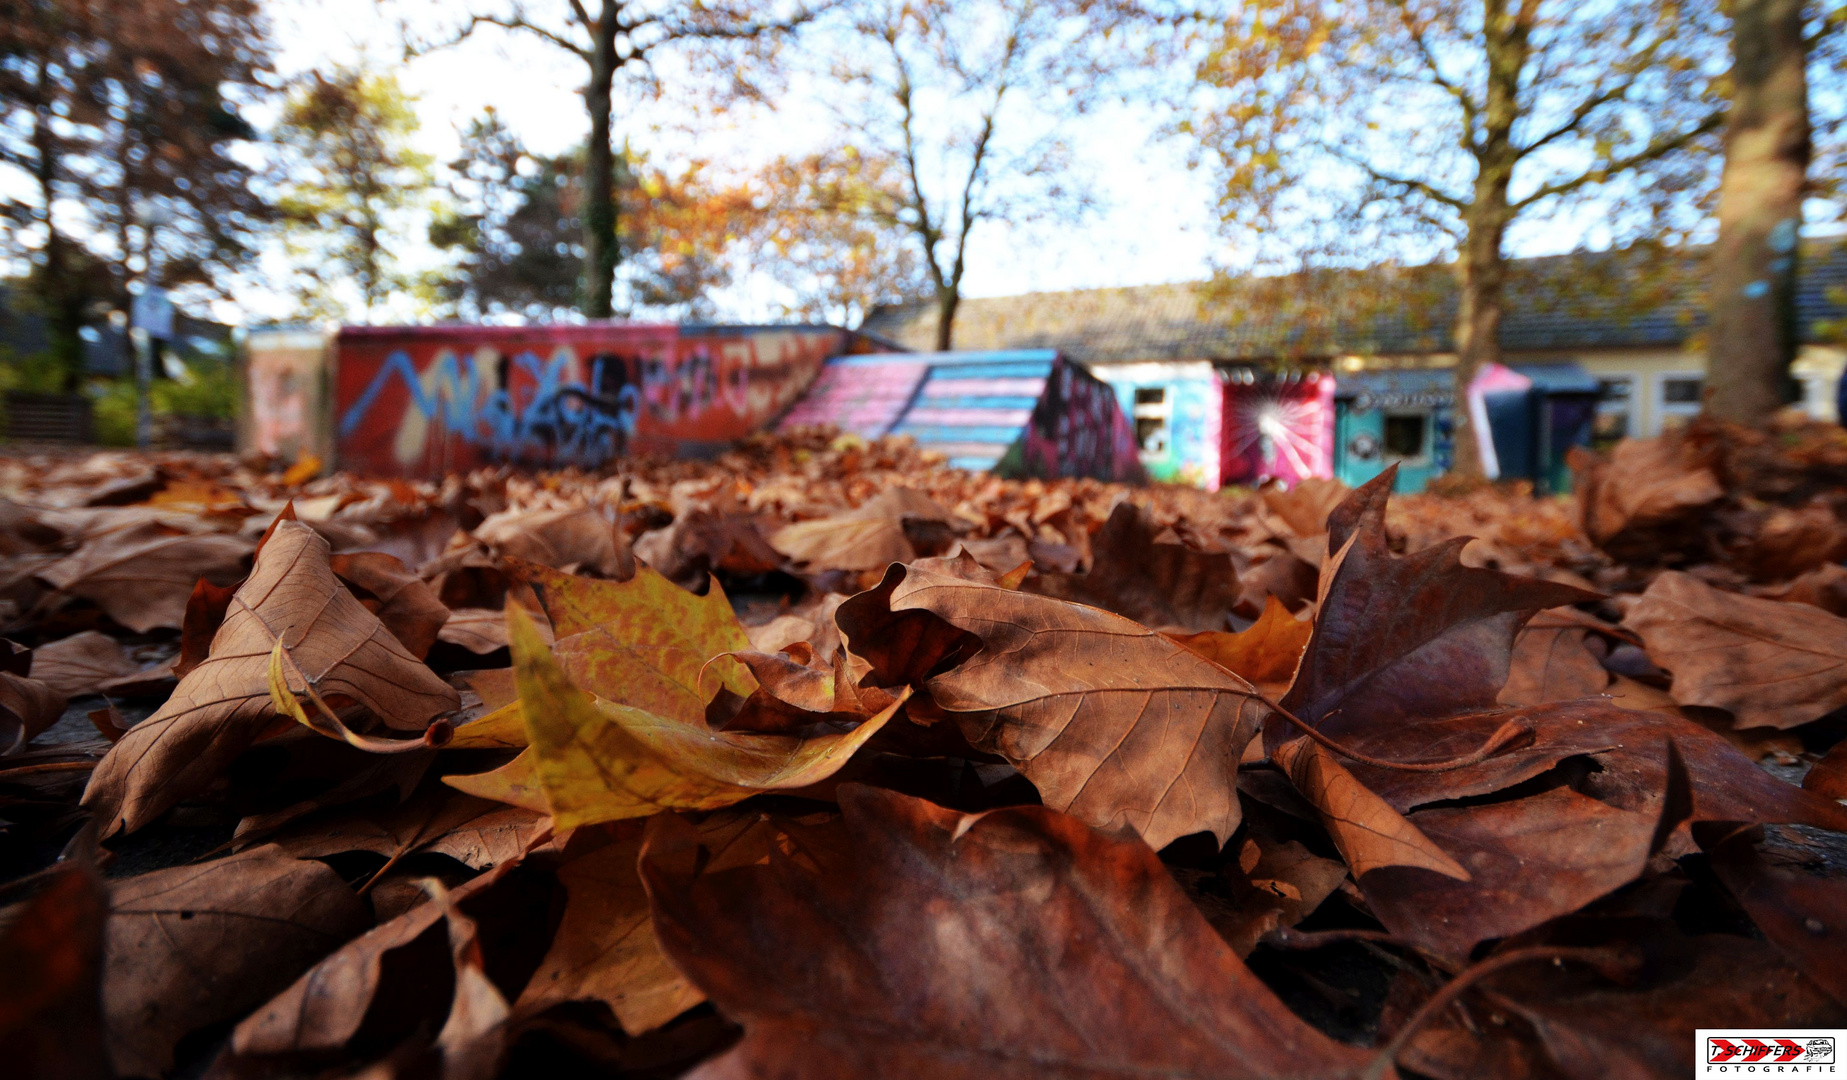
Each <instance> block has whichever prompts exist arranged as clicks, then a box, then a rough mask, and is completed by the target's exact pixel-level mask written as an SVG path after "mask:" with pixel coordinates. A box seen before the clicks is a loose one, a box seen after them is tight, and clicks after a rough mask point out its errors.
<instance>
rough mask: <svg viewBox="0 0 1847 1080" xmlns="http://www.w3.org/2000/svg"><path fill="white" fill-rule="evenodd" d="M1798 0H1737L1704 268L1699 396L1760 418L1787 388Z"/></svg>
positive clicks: (1798, 127)
mask: <svg viewBox="0 0 1847 1080" xmlns="http://www.w3.org/2000/svg"><path fill="white" fill-rule="evenodd" d="M1802 8H1803V4H1802V0H1734V2H1733V4H1732V102H1731V112H1730V114H1729V116H1728V117H1727V118H1726V128H1725V172H1724V176H1723V179H1722V180H1721V181H1720V184H1719V241H1718V243H1717V244H1716V245H1714V247H1713V250H1712V265H1711V269H1710V274H1711V276H1710V278H1709V283H1708V287H1709V292H1710V299H1709V301H1708V303H1709V304H1710V312H1711V320H1712V321H1711V326H1710V329H1709V331H1708V345H1707V362H1706V367H1707V385H1708V387H1709V389H1708V392H1707V399H1706V408H1707V410H1708V411H1709V412H1710V413H1711V414H1712V415H1714V416H1717V417H1720V418H1721V419H1725V420H1732V421H1736V422H1738V423H1742V424H1761V423H1763V422H1765V421H1766V420H1768V419H1769V418H1770V416H1771V415H1772V414H1773V413H1775V412H1776V411H1777V410H1778V409H1779V408H1781V407H1782V406H1783V405H1784V404H1785V403H1787V402H1788V401H1790V400H1792V394H1791V393H1790V390H1791V386H1790V377H1789V365H1790V362H1791V361H1793V360H1794V359H1795V352H1796V345H1797V341H1796V325H1795V293H1796V289H1795V286H1796V258H1797V251H1796V241H1797V237H1798V233H1799V231H1800V228H1801V224H1802V195H1803V190H1804V187H1805V186H1806V182H1807V174H1808V164H1809V116H1808V76H1807V70H1806V69H1807V64H1808V52H1807V49H1806V48H1805V47H1804V44H1803V40H1802Z"/></svg>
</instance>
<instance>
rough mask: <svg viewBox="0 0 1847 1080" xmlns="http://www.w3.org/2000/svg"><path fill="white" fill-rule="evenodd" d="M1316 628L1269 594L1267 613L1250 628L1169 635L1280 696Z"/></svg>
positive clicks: (1293, 674)
mask: <svg viewBox="0 0 1847 1080" xmlns="http://www.w3.org/2000/svg"><path fill="white" fill-rule="evenodd" d="M1313 632H1314V625H1313V624H1312V623H1309V622H1305V621H1303V620H1301V619H1298V618H1296V617H1295V616H1294V615H1291V614H1289V609H1288V608H1286V607H1284V606H1283V605H1282V602H1281V601H1279V600H1277V599H1276V597H1274V596H1269V597H1265V598H1264V608H1263V615H1262V616H1261V617H1260V618H1259V619H1258V620H1257V622H1256V623H1255V624H1253V625H1252V626H1251V627H1250V628H1249V629H1247V630H1243V631H1240V632H1239V633H1235V634H1233V633H1229V632H1227V631H1224V630H1207V631H1205V632H1203V633H1198V634H1184V635H1183V634H1174V635H1169V636H1171V637H1172V638H1173V639H1174V640H1175V641H1178V642H1179V643H1180V644H1182V645H1184V646H1186V647H1187V648H1189V649H1191V650H1192V651H1194V652H1196V653H1198V654H1199V655H1201V656H1203V657H1205V658H1206V659H1208V660H1210V661H1212V662H1213V663H1215V664H1217V665H1218V666H1220V667H1222V668H1224V669H1226V670H1227V671H1230V672H1231V673H1233V674H1234V675H1237V676H1239V677H1240V678H1243V679H1244V680H1246V681H1247V682H1251V683H1254V684H1255V685H1256V686H1257V688H1258V689H1259V690H1262V691H1263V692H1264V693H1266V694H1270V695H1272V696H1277V697H1280V696H1281V695H1282V694H1283V692H1284V691H1286V690H1288V689H1289V681H1290V680H1291V679H1293V678H1295V668H1296V664H1297V663H1298V662H1300V661H1301V659H1302V650H1303V649H1305V648H1307V647H1308V637H1309V635H1310V634H1311V633H1313Z"/></svg>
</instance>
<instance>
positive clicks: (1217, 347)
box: [861, 244, 1847, 363]
mask: <svg viewBox="0 0 1847 1080" xmlns="http://www.w3.org/2000/svg"><path fill="white" fill-rule="evenodd" d="M1805 255H1806V257H1805V258H1804V260H1803V263H1802V266H1801V270H1800V279H1799V285H1798V289H1797V299H1796V306H1797V316H1798V321H1799V324H1800V329H1801V336H1802V340H1804V341H1808V342H1813V341H1820V340H1825V339H1828V335H1829V333H1830V332H1831V329H1832V328H1830V327H1829V326H1828V325H1827V324H1829V323H1839V322H1841V321H1843V320H1847V245H1840V244H1827V245H1819V244H1818V245H1815V247H1814V249H1813V250H1812V251H1809V252H1806V253H1805ZM1697 256H1698V253H1697V252H1696V253H1695V254H1694V256H1693V257H1692V258H1687V259H1681V260H1674V261H1672V262H1671V263H1668V264H1656V268H1655V269H1654V270H1653V271H1651V272H1649V273H1645V274H1639V275H1638V274H1629V273H1626V272H1625V266H1626V265H1628V263H1627V261H1626V260H1625V258H1624V256H1622V255H1620V254H1612V253H1580V254H1574V255H1558V256H1549V257H1546V258H1538V259H1518V260H1514V261H1513V263H1512V265H1511V266H1510V268H1509V288H1508V298H1507V313H1506V315H1505V317H1504V319H1503V321H1502V324H1501V345H1502V347H1503V348H1506V349H1510V350H1521V351H1527V350H1545V349H1584V348H1620V347H1625V346H1627V347H1635V346H1670V347H1671V346H1677V345H1680V344H1682V343H1684V342H1685V341H1686V340H1687V339H1688V338H1689V337H1690V336H1692V335H1693V334H1694V333H1696V332H1698V331H1699V330H1700V329H1701V328H1702V327H1703V325H1704V322H1705V310H1704V307H1705V304H1704V295H1703V293H1704V284H1703V281H1702V280H1701V275H1700V271H1699V259H1698V257H1697ZM1455 311H1456V288H1455V282H1454V278H1453V276H1452V275H1451V273H1450V271H1449V268H1448V267H1446V266H1427V267H1415V268H1409V269H1379V270H1330V271H1319V272H1316V273H1315V274H1314V275H1313V276H1312V277H1310V276H1295V277H1290V278H1246V279H1238V280H1232V281H1228V282H1221V283H1217V284H1214V283H1210V282H1189V283H1181V284H1174V285H1142V286H1133V287H1129V288H1116V289H1083V290H1078V291H1074V292H1051V293H1029V294H1026V295H1024V296H1005V297H993V298H987V299H965V300H963V301H962V304H961V308H960V310H959V311H958V312H957V315H956V333H955V346H956V348H958V349H1042V348H1043V349H1058V350H1060V351H1062V352H1064V353H1065V354H1066V355H1068V356H1070V357H1072V358H1073V359H1076V360H1079V361H1082V362H1085V363H1110V362H1121V361H1134V360H1219V361H1264V360H1275V359H1313V358H1323V357H1330V356H1340V355H1346V354H1350V353H1359V354H1384V355H1394V354H1405V353H1428V352H1447V351H1450V350H1452V349H1453V347H1454V346H1453V344H1452V338H1451V333H1450V326H1451V323H1452V321H1453V320H1454V318H1455ZM861 329H862V330H864V331H865V332H867V333H871V334H876V335H878V336H880V337H882V338H885V339H887V340H890V341H893V342H895V343H897V344H899V345H902V346H904V347H906V348H910V349H916V350H920V351H922V350H928V349H930V348H932V347H933V345H934V342H935V337H936V308H935V305H934V304H933V303H930V302H927V301H924V302H917V303H911V304H903V305H895V306H891V307H884V308H879V309H877V310H875V311H874V312H873V313H872V314H871V315H870V316H869V317H868V318H867V319H866V321H865V324H864V325H863V326H862V327H861Z"/></svg>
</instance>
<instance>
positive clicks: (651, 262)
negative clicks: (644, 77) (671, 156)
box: [425, 110, 763, 321]
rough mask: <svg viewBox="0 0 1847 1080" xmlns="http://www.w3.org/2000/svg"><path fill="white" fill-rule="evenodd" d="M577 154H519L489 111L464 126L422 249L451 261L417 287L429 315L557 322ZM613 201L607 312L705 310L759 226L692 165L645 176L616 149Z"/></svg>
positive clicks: (575, 234) (577, 278)
mask: <svg viewBox="0 0 1847 1080" xmlns="http://www.w3.org/2000/svg"><path fill="white" fill-rule="evenodd" d="M584 159H585V154H584V152H583V150H582V148H576V149H572V150H569V151H566V152H565V153H562V154H557V155H546V154H539V153H535V152H533V151H531V150H529V149H528V148H527V147H526V145H525V144H524V142H523V141H522V140H521V139H520V138H519V136H518V135H517V134H515V133H514V132H512V131H511V130H509V129H508V128H507V127H506V125H505V124H504V123H502V122H501V120H500V117H499V116H498V114H496V113H495V112H493V111H492V110H490V111H488V112H487V113H486V114H484V115H483V116H480V117H477V118H476V119H475V120H473V121H471V122H470V124H469V127H468V128H467V130H465V131H464V132H463V136H462V151H461V154H460V155H459V156H458V157H457V158H456V159H455V160H454V161H451V162H449V163H448V175H447V177H446V178H445V180H444V181H443V184H442V187H443V189H444V194H445V196H446V197H445V198H444V199H443V200H442V201H441V202H440V203H439V204H438V206H437V208H436V210H435V213H434V216H433V220H432V224H431V228H430V239H431V242H432V243H434V244H435V245H436V246H438V247H439V248H442V249H445V250H446V251H447V252H448V253H449V254H450V256H451V260H452V261H451V263H450V265H449V266H447V267H446V268H444V269H442V270H440V271H436V272H434V273H432V274H431V275H430V276H429V278H428V280H427V281H426V283H425V287H426V289H427V291H429V292H430V293H431V294H432V299H433V301H434V304H435V306H436V308H437V310H439V311H443V312H446V313H450V314H453V315H456V316H459V317H464V318H484V317H485V318H495V319H500V318H507V317H521V318H529V319H537V320H540V321H544V320H550V319H557V318H563V317H565V316H566V315H567V313H569V312H571V311H573V310H575V309H576V308H578V307H579V305H580V301H581V298H582V294H581V289H582V286H583V280H584V279H583V273H582V271H583V243H582V240H583V232H582V227H581V226H582V220H581V219H582V207H583V183H584V179H583V177H584ZM613 198H614V199H615V201H616V204H617V205H618V206H619V207H620V214H619V215H618V223H619V227H618V230H617V231H618V239H619V241H620V242H621V245H622V248H623V250H624V251H626V252H627V253H628V255H627V258H626V260H625V262H626V268H625V273H624V274H623V275H622V278H621V282H620V284H621V288H620V289H618V291H617V297H618V299H619V300H620V303H619V305H618V307H617V310H618V311H619V312H620V313H621V314H624V315H630V314H633V313H634V312H635V311H636V310H637V309H652V310H661V309H667V310H677V311H680V312H684V313H688V314H692V315H694V316H695V317H698V316H703V315H707V314H709V313H710V311H711V309H712V299H711V294H712V293H713V291H714V290H716V289H718V288H721V287H722V286H724V285H725V284H727V283H729V282H730V280H731V276H732V273H733V268H734V266H735V265H736V263H737V256H738V255H739V248H740V246H741V245H743V244H744V243H745V242H746V238H747V237H751V236H754V235H756V233H757V231H758V230H759V229H760V223H761V221H762V220H763V215H762V214H761V212H760V210H759V208H758V206H757V204H756V201H755V198H754V196H753V193H752V192H751V190H750V189H749V188H747V187H746V186H745V185H743V184H741V183H737V182H729V181H726V180H725V179H724V178H722V177H721V176H717V175H714V172H713V171H712V170H709V169H708V168H707V167H706V166H705V165H704V164H703V163H700V162H696V161H695V162H692V163H690V164H688V165H686V166H684V167H682V168H679V169H668V168H666V167H663V166H659V165H656V164H655V163H654V162H653V160H651V159H650V158H649V157H648V155H646V154H645V153H642V152H640V151H638V150H635V149H634V148H632V147H629V146H626V145H625V146H624V147H623V148H622V151H621V152H620V153H619V154H618V155H617V157H616V169H615V191H614V193H613Z"/></svg>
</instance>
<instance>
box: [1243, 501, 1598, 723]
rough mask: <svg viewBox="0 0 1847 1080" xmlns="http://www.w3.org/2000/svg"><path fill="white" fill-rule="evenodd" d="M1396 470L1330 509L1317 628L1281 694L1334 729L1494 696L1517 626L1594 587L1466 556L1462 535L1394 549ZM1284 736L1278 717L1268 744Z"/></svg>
mask: <svg viewBox="0 0 1847 1080" xmlns="http://www.w3.org/2000/svg"><path fill="white" fill-rule="evenodd" d="M1395 475H1396V473H1395V471H1394V470H1387V471H1386V472H1384V473H1381V474H1380V475H1379V477H1378V478H1377V479H1374V480H1371V481H1369V482H1367V483H1366V484H1365V485H1364V486H1362V487H1360V488H1358V489H1356V490H1355V491H1354V493H1353V494H1352V495H1351V496H1349V497H1348V499H1347V501H1346V502H1344V503H1342V504H1341V505H1340V506H1339V507H1337V508H1336V509H1335V511H1334V512H1333V514H1332V515H1330V516H1329V518H1328V559H1327V561H1326V562H1325V563H1324V564H1323V565H1322V568H1321V589H1320V599H1319V602H1318V604H1317V606H1316V611H1315V625H1314V635H1313V636H1312V637H1311V638H1310V639H1309V642H1308V648H1307V649H1306V650H1305V651H1304V652H1303V654H1302V663H1301V667H1300V669H1299V670H1298V672H1297V674H1296V678H1295V682H1294V684H1293V685H1292V686H1291V687H1290V688H1289V694H1288V696H1286V697H1285V698H1284V699H1283V701H1282V705H1283V707H1284V708H1287V709H1289V710H1291V711H1293V712H1294V713H1295V714H1296V715H1297V716H1299V717H1301V718H1302V719H1303V720H1305V721H1307V722H1308V723H1310V724H1316V725H1319V726H1321V728H1322V730H1323V731H1325V732H1327V733H1328V734H1329V735H1334V736H1335V737H1336V738H1340V737H1342V736H1341V735H1337V734H1336V733H1337V732H1339V733H1345V732H1350V731H1355V730H1359V729H1361V728H1365V727H1368V726H1371V725H1375V724H1379V723H1391V722H1394V721H1398V720H1402V719H1404V718H1408V717H1432V716H1445V715H1449V714H1451V713H1457V712H1462V711H1465V710H1468V709H1474V708H1482V707H1491V706H1493V704H1494V701H1495V696H1496V695H1497V694H1498V693H1499V692H1500V689H1501V687H1502V685H1503V684H1505V683H1506V682H1507V672H1508V666H1509V658H1510V656H1511V653H1512V646H1513V640H1514V634H1515V633H1516V632H1518V630H1519V629H1520V627H1521V625H1522V624H1524V623H1525V622H1526V620H1527V619H1528V618H1529V617H1530V616H1531V615H1532V614H1533V613H1534V612H1536V611H1540V610H1542V609H1544V608H1549V607H1557V606H1559V605H1563V604H1572V603H1578V602H1582V601H1585V600H1593V599H1596V598H1597V597H1596V594H1595V593H1587V592H1584V591H1583V590H1581V589H1576V588H1573V587H1571V586H1569V585H1559V584H1555V583H1552V582H1548V581H1539V580H1537V579H1534V578H1522V577H1515V576H1513V575H1511V574H1503V573H1501V572H1499V571H1496V570H1484V569H1479V568H1475V567H1469V566H1464V565H1463V563H1462V559H1461V554H1462V549H1463V548H1464V547H1465V546H1467V544H1468V539H1467V538H1466V537H1457V538H1455V539H1453V540H1450V541H1447V542H1445V543H1442V544H1438V545H1436V546H1434V547H1430V548H1425V549H1424V550H1422V551H1418V552H1414V553H1412V554H1409V555H1403V556H1397V555H1393V554H1392V553H1391V550H1390V548H1389V547H1388V545H1387V541H1386V534H1385V507H1386V502H1387V500H1388V499H1389V497H1390V495H1391V485H1392V482H1393V479H1394V477H1395ZM1336 710H1338V712H1339V715H1338V716H1333V717H1332V718H1331V719H1330V714H1333V713H1335V711H1336ZM1324 721H1326V722H1325V723H1324ZM1284 737H1286V736H1285V735H1284V734H1283V732H1282V729H1280V727H1279V728H1278V730H1277V732H1276V734H1275V735H1270V736H1266V743H1267V744H1268V745H1271V746H1272V747H1273V746H1274V745H1275V743H1276V742H1277V741H1280V740H1281V739H1282V738H1284Z"/></svg>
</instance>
